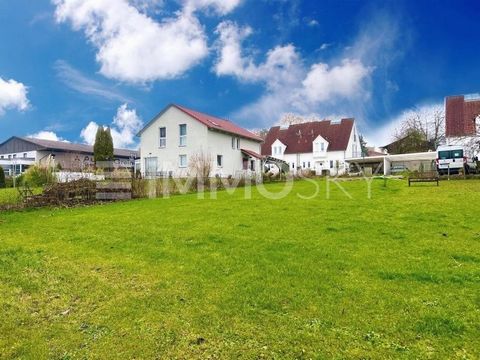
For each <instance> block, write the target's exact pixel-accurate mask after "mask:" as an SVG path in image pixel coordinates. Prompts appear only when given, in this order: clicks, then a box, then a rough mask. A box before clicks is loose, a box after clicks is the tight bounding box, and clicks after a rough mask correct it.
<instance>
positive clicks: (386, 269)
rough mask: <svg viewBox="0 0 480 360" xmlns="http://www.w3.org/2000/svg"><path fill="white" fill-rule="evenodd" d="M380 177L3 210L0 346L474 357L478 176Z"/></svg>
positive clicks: (168, 354) (34, 353)
mask: <svg viewBox="0 0 480 360" xmlns="http://www.w3.org/2000/svg"><path fill="white" fill-rule="evenodd" d="M382 185H383V181H378V182H376V181H375V182H374V183H373V185H372V199H368V198H367V196H366V195H367V191H366V189H367V187H366V183H365V182H363V181H362V182H360V181H356V182H348V183H345V184H344V187H345V189H347V191H348V192H349V193H350V194H351V195H352V196H353V199H350V198H348V197H346V196H345V195H344V193H343V192H342V191H340V190H339V189H338V188H337V187H336V186H335V185H332V186H331V190H332V192H331V196H330V199H326V195H325V194H326V183H325V182H320V183H319V186H320V190H321V191H320V194H319V196H317V197H316V198H314V199H311V200H304V199H301V198H300V197H298V196H297V195H296V192H299V193H301V194H303V195H305V196H306V195H310V194H312V192H313V191H314V185H313V184H312V183H310V182H306V181H302V182H297V183H296V184H295V188H294V192H292V193H291V194H290V195H289V196H288V197H286V198H284V199H281V200H276V201H273V200H267V199H265V198H263V197H261V196H260V195H259V194H258V192H257V191H256V190H255V189H253V191H252V193H253V198H252V199H251V200H245V199H244V198H243V190H242V189H239V190H237V192H236V193H235V194H233V195H230V194H228V193H226V192H220V193H218V199H217V200H212V199H205V200H198V199H197V198H196V195H194V194H192V195H185V196H175V197H172V198H170V199H157V200H141V201H131V202H125V203H116V204H111V205H104V206H96V207H88V208H76V209H62V210H51V209H44V210H37V211H30V212H23V213H3V214H0V292H1V294H2V296H1V297H0V307H1V313H0V314H1V315H0V316H1V318H0V334H1V336H0V358H15V357H18V358H36V359H41V358H63V359H69V358H118V359H126V358H184V359H186V358H207V357H210V358H233V357H235V358H245V359H252V358H278V359H280V358H328V359H340V358H341V359H344V358H357V359H359V358H378V359H383V358H432V359H441V358H458V359H463V358H471V359H474V358H478V357H480V352H479V349H480V340H479V336H478V335H479V333H480V291H479V289H480V226H479V223H478V221H479V216H478V204H479V203H480V183H479V182H478V181H451V182H446V181H445V182H442V183H441V185H440V187H438V188H437V187H435V186H431V185H430V184H424V185H422V184H420V185H417V186H414V187H411V188H408V187H407V186H406V184H405V182H403V181H391V182H389V184H388V187H387V188H383V186H382ZM281 187H282V185H280V184H273V185H269V186H268V189H270V190H272V191H279V190H280V189H281ZM207 198H208V195H207Z"/></svg>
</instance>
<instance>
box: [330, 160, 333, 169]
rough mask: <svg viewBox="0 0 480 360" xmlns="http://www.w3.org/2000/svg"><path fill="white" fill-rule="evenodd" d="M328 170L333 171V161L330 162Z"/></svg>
mask: <svg viewBox="0 0 480 360" xmlns="http://www.w3.org/2000/svg"><path fill="white" fill-rule="evenodd" d="M330 169H333V160H330Z"/></svg>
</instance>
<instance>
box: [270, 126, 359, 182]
mask: <svg viewBox="0 0 480 360" xmlns="http://www.w3.org/2000/svg"><path fill="white" fill-rule="evenodd" d="M261 153H262V155H264V156H272V157H274V158H277V159H280V160H283V161H285V162H287V163H288V164H289V166H290V171H292V172H293V173H297V172H299V171H300V170H312V171H315V172H316V173H317V174H322V172H325V171H326V172H328V173H329V174H330V175H341V174H343V173H345V172H346V171H347V169H348V166H347V164H346V162H345V159H348V158H353V157H357V156H360V153H361V150H360V142H359V138H358V133H357V129H356V126H355V120H354V119H342V120H340V121H331V120H323V121H312V122H307V123H302V124H295V125H290V126H288V127H287V128H283V127H280V126H275V127H272V128H271V129H270V130H269V132H268V134H267V136H266V138H265V142H264V143H263V145H262V152H261Z"/></svg>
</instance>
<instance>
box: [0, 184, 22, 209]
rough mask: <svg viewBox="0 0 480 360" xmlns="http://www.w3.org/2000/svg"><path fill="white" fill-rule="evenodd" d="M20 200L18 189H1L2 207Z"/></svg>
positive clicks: (0, 204)
mask: <svg viewBox="0 0 480 360" xmlns="http://www.w3.org/2000/svg"><path fill="white" fill-rule="evenodd" d="M20 201H21V199H20V194H19V192H18V191H17V189H14V188H8V189H0V207H1V206H6V205H15V204H18V203H19V202H20Z"/></svg>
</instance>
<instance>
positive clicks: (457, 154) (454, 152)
mask: <svg viewBox="0 0 480 360" xmlns="http://www.w3.org/2000/svg"><path fill="white" fill-rule="evenodd" d="M452 157H453V158H454V159H461V158H463V150H452Z"/></svg>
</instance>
